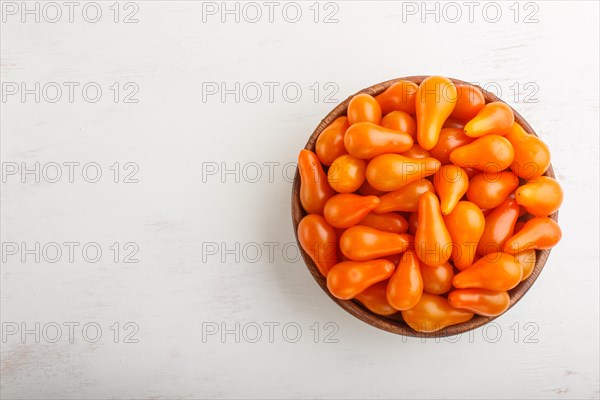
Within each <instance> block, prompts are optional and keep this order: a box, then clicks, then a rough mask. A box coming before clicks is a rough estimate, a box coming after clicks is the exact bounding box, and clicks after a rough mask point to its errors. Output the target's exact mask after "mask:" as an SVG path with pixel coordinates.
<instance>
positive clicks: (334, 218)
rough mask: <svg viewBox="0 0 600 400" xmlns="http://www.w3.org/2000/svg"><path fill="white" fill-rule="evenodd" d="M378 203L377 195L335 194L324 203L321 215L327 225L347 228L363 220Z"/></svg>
mask: <svg viewBox="0 0 600 400" xmlns="http://www.w3.org/2000/svg"><path fill="white" fill-rule="evenodd" d="M378 205H379V197H377V196H360V195H358V194H352V193H345V194H336V195H335V196H333V197H331V198H330V199H329V200H328V201H327V203H325V209H324V210H323V215H324V216H325V220H327V222H328V223H329V225H331V226H333V227H335V228H349V227H351V226H352V225H356V224H357V223H359V222H360V221H361V220H363V219H364V218H365V217H366V216H367V214H369V213H370V212H371V211H372V210H373V209H374V208H375V207H377V206H378Z"/></svg>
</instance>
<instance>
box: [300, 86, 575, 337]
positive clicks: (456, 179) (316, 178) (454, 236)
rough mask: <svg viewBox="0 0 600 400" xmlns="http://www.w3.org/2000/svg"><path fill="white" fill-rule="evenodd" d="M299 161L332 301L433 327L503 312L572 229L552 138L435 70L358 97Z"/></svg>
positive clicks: (305, 244)
mask: <svg viewBox="0 0 600 400" xmlns="http://www.w3.org/2000/svg"><path fill="white" fill-rule="evenodd" d="M315 149H316V153H315V152H312V151H310V150H302V151H301V152H300V155H299V159H298V166H299V171H300V178H301V184H300V193H299V195H300V201H301V204H302V207H303V208H304V210H305V211H306V213H307V215H306V216H305V217H304V218H303V219H302V220H301V221H300V223H299V225H298V232H297V233H298V239H299V242H300V244H301V246H302V248H303V249H304V251H305V252H306V253H307V254H308V255H309V256H310V257H311V258H312V260H313V261H314V262H315V264H316V266H317V267H318V268H319V271H320V272H321V273H322V274H323V276H325V277H326V279H327V287H328V289H329V291H330V292H331V294H332V295H333V296H335V297H337V298H339V299H344V300H350V299H355V300H357V301H359V302H361V303H362V304H363V305H364V306H365V307H366V308H367V309H369V310H370V311H371V312H373V313H375V314H378V315H383V316H390V315H393V314H396V313H397V312H400V313H401V315H402V318H403V320H404V321H405V322H406V323H407V324H408V325H409V326H410V327H411V328H413V329H414V330H416V331H421V332H433V331H436V330H439V329H442V328H444V327H447V326H449V325H452V324H457V323H462V322H466V321H468V320H469V319H471V318H472V317H473V315H474V314H479V315H483V316H496V315H499V314H502V313H503V312H504V311H506V310H507V309H508V307H509V305H510V296H509V294H508V291H509V290H510V289H512V288H514V287H515V286H517V285H518V284H519V283H520V282H521V281H523V280H525V279H527V278H528V277H529V276H530V275H531V273H532V271H533V268H534V266H535V262H536V252H535V251H536V250H540V249H549V248H551V247H553V246H555V245H556V244H557V243H558V241H559V240H560V238H561V230H560V228H559V227H558V225H557V224H556V222H555V221H554V220H553V219H551V218H549V216H550V215H551V214H553V213H555V212H556V211H557V210H558V208H559V206H560V205H561V203H562V198H563V192H562V189H561V187H560V186H559V184H558V183H557V182H556V181H555V180H554V179H552V178H550V177H546V176H543V174H544V173H545V172H546V170H547V169H548V167H549V165H550V152H549V150H548V147H547V146H546V144H545V143H543V142H542V141H541V140H540V139H539V138H538V137H536V136H535V135H531V134H528V133H527V132H526V131H525V130H524V129H523V127H521V126H520V125H519V124H518V123H517V122H515V118H514V114H513V111H512V109H511V108H510V107H509V106H507V105H506V104H505V103H503V102H500V101H498V102H490V103H487V104H486V103H485V99H484V96H483V93H482V92H481V91H480V90H479V89H478V88H477V87H475V86H471V85H467V84H458V83H457V84H455V83H453V82H452V81H451V80H449V79H447V78H444V77H440V76H431V77H428V78H426V79H425V80H423V82H422V83H421V84H420V85H416V84H415V83H413V82H410V81H398V82H396V83H395V84H393V85H392V86H390V87H389V88H388V89H387V90H385V91H384V92H382V93H381V94H379V95H377V96H375V97H373V96H370V95H368V94H359V95H356V96H354V97H353V98H352V99H351V101H350V103H349V105H348V109H347V115H346V116H343V117H339V118H337V119H336V120H334V121H333V122H331V124H330V125H329V126H328V127H326V128H325V129H324V130H323V131H322V132H321V134H320V136H319V137H318V140H317V142H316V148H315Z"/></svg>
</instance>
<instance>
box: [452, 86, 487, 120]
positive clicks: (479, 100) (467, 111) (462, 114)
mask: <svg viewBox="0 0 600 400" xmlns="http://www.w3.org/2000/svg"><path fill="white" fill-rule="evenodd" d="M455 86H456V93H457V98H456V105H455V106H454V110H452V114H450V116H451V117H454V118H458V119H460V120H463V121H468V120H470V119H472V118H473V117H475V116H476V115H477V113H478V112H479V110H481V109H482V108H483V106H484V105H485V97H484V96H483V93H482V92H481V90H479V89H478V88H477V87H475V86H471V85H468V84H464V83H458V84H455Z"/></svg>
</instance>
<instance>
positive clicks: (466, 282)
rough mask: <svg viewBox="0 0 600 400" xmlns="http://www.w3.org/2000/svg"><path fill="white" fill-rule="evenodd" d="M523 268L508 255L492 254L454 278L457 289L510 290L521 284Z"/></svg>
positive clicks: (453, 282)
mask: <svg viewBox="0 0 600 400" xmlns="http://www.w3.org/2000/svg"><path fill="white" fill-rule="evenodd" d="M522 276H523V267H522V266H521V264H520V263H519V261H518V260H515V257H514V256H513V255H511V254H508V253H500V252H498V253H490V254H488V255H486V256H484V257H483V258H480V259H479V260H477V261H476V262H475V263H474V264H473V265H471V266H470V267H469V268H467V269H465V270H464V271H461V272H460V273H458V274H456V275H455V276H454V279H453V280H452V284H453V285H454V287H455V288H457V289H468V288H480V289H488V290H495V291H505V290H510V289H512V288H514V287H515V286H517V285H518V284H519V282H521V277H522Z"/></svg>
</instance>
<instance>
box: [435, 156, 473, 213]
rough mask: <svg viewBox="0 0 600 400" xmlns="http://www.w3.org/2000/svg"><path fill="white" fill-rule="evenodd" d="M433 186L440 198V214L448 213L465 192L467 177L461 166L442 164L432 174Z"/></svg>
mask: <svg viewBox="0 0 600 400" xmlns="http://www.w3.org/2000/svg"><path fill="white" fill-rule="evenodd" d="M433 187H434V188H435V192H436V193H437V195H438V197H439V198H440V209H441V210H442V215H448V214H450V213H451V212H452V210H454V207H455V206H456V204H458V202H459V201H460V199H461V198H462V197H463V195H464V194H465V193H466V192H467V188H468V187H469V177H468V176H467V173H466V172H465V171H464V170H463V169H462V168H461V167H457V166H456V165H443V166H442V167H441V168H440V169H439V171H438V172H436V173H435V175H433Z"/></svg>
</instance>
